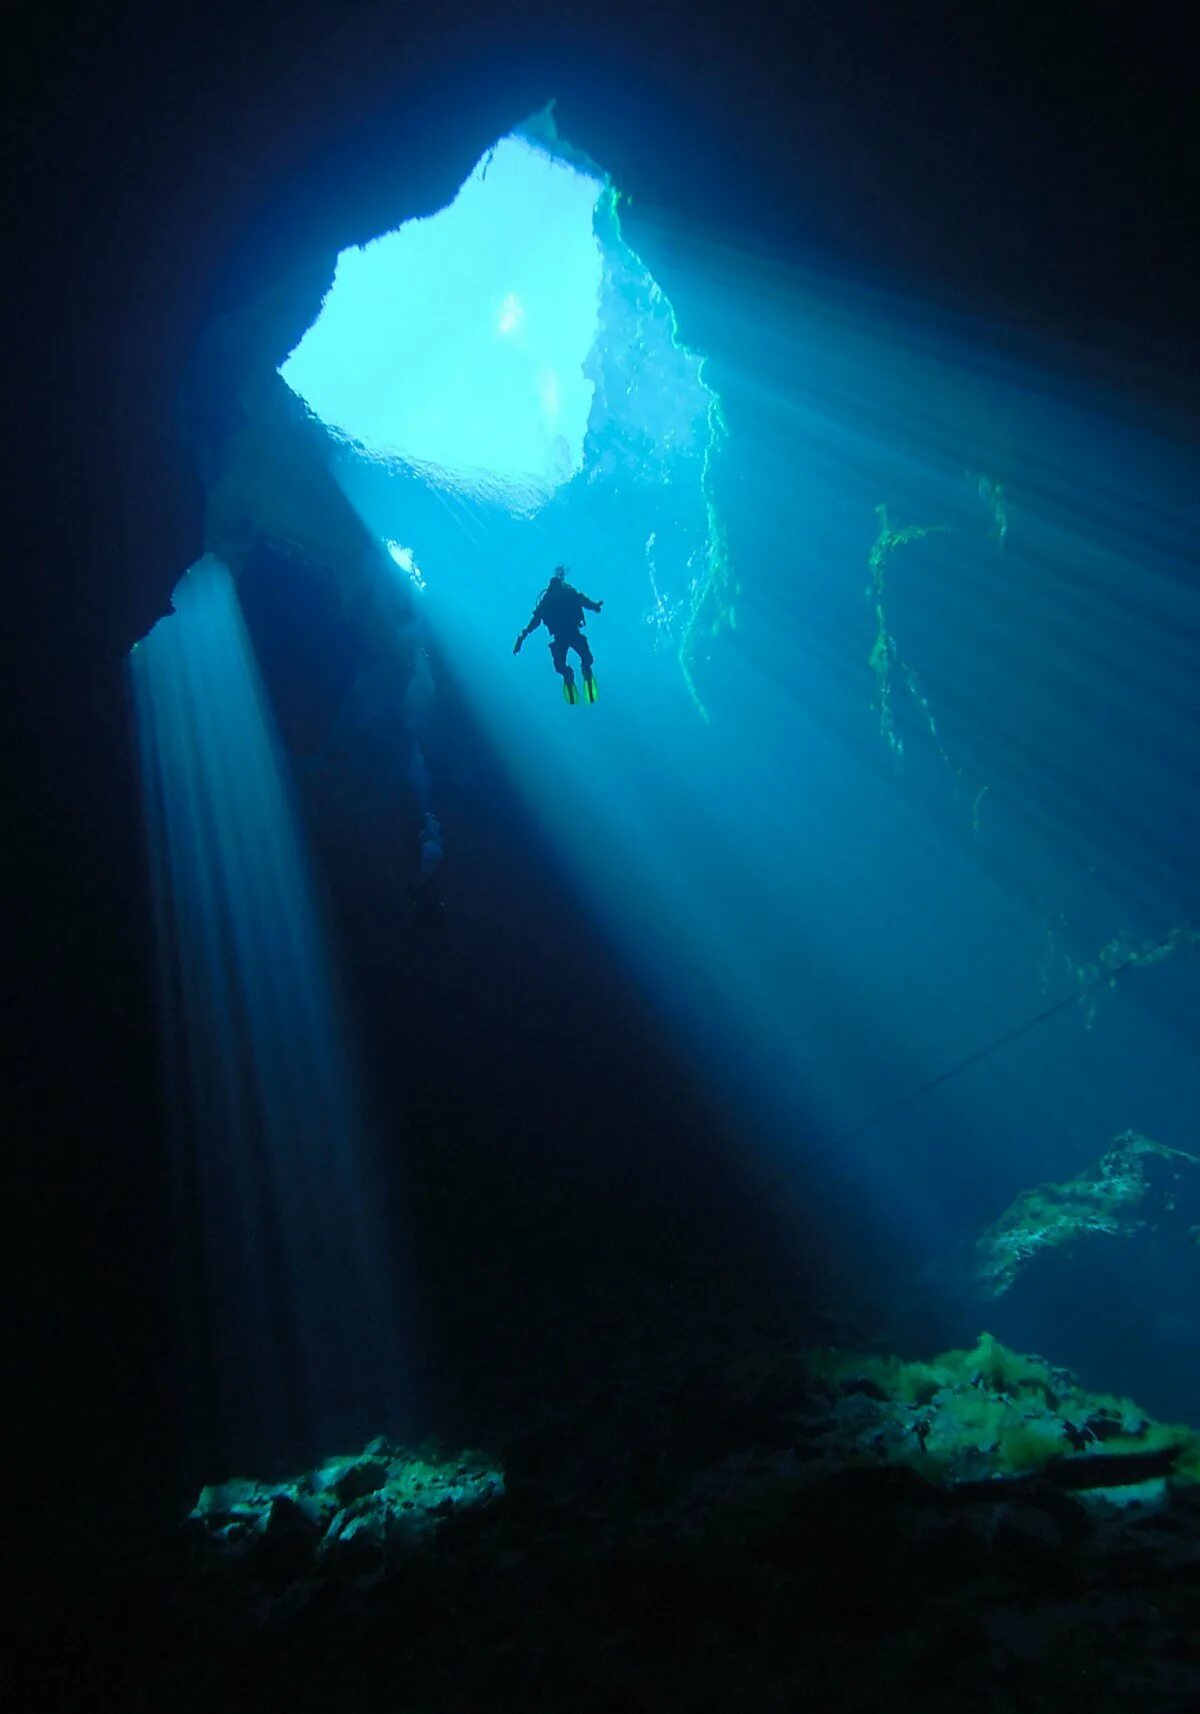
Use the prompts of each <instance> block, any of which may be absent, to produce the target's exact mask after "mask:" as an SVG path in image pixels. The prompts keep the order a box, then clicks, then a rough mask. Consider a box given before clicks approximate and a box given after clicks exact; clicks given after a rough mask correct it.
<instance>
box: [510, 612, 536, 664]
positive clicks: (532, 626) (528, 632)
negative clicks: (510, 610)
mask: <svg viewBox="0 0 1200 1714" xmlns="http://www.w3.org/2000/svg"><path fill="white" fill-rule="evenodd" d="M541 622H542V619H541V614H540V612H539V610H538V609H537V608H536V607H535V608H534V610H533V618H532V619H531V620H530V621H529V623H528V625H526V627H525V629H524V630H523V631H522V632H521V633H520V635H519V636H518V638H517V640H516V642H515V643H514V644H513V654H514V655H519V654H520V652H521V644H522V643H523V642H524V641H525V639H526V637H532V635H533V633H534V632H535V631H536V630H537V628H538V626H539V625H540V624H541Z"/></svg>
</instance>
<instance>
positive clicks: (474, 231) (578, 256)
mask: <svg viewBox="0 0 1200 1714" xmlns="http://www.w3.org/2000/svg"><path fill="white" fill-rule="evenodd" d="M606 189H607V181H606V179H605V177H604V175H603V174H601V173H600V172H599V171H598V170H596V169H591V168H588V167H584V166H583V165H577V164H575V163H574V162H573V161H570V160H567V159H565V158H563V156H562V154H561V153H560V152H556V151H553V150H551V149H549V148H547V147H545V146H543V145H541V144H540V143H538V142H537V141H535V140H533V139H532V138H531V137H528V136H525V135H523V134H520V133H513V134H510V135H509V136H506V137H503V138H501V139H500V141H499V142H497V143H496V144H495V145H494V146H493V147H492V148H490V149H488V150H487V151H486V152H485V154H484V155H483V156H482V158H481V159H480V160H479V161H478V162H477V164H476V165H475V167H474V169H473V170H472V172H471V173H470V174H469V176H468V177H467V178H466V180H465V181H464V183H463V184H462V186H461V188H460V190H459V191H458V194H457V195H456V196H455V198H454V200H453V202H451V203H450V204H449V206H448V207H446V208H444V209H442V210H441V211H440V212H439V213H437V214H434V215H431V216H429V217H428V218H425V219H416V220H408V221H405V222H404V223H403V224H402V225H401V226H400V227H399V228H397V229H396V230H394V231H391V232H388V233H385V234H383V235H382V236H380V237H378V238H375V239H373V240H372V241H371V242H370V243H367V244H364V245H360V246H356V247H354V248H351V249H347V250H343V251H342V253H341V254H340V256H339V257H338V263H337V272H336V275H335V277H334V282H333V285H332V287H331V288H330V290H329V292H328V293H327V295H326V297H325V300H324V302H323V304H322V306H321V310H320V313H319V314H318V316H317V319H316V320H315V322H314V323H313V324H312V326H311V327H310V328H309V330H308V331H307V333H306V334H305V335H304V337H303V338H302V339H301V341H300V343H299V345H298V346H297V347H296V348H295V350H294V351H293V352H292V353H291V354H290V356H289V357H288V358H287V360H286V362H285V363H284V364H283V365H282V366H281V369H280V373H281V375H282V376H283V379H284V380H285V381H286V382H287V384H288V386H289V387H290V388H291V389H292V390H293V391H294V392H295V393H297V394H298V395H299V396H300V397H301V398H302V399H303V400H304V401H305V403H306V404H307V406H308V407H309V409H310V410H311V411H313V413H314V414H315V415H316V416H317V417H319V418H320V419H321V421H322V422H323V423H324V424H325V426H326V428H327V429H329V430H330V432H331V433H332V434H333V435H334V436H335V437H337V438H339V439H342V440H344V441H346V442H349V443H350V444H351V445H352V446H354V447H356V448H357V449H358V450H359V451H360V452H361V453H363V454H365V455H366V456H367V457H369V458H373V459H380V460H384V461H399V462H401V463H403V464H405V465H407V466H409V467H410V468H412V469H414V470H416V471H418V472H421V473H422V474H424V475H425V476H426V478H427V479H428V480H430V481H432V482H434V483H435V484H436V485H438V486H442V487H449V488H451V489H454V490H457V491H459V492H461V493H465V494H467V495H470V496H472V497H474V498H489V499H491V500H493V501H499V502H500V503H502V504H505V505H507V506H508V507H509V508H510V509H514V510H525V509H528V507H529V506H530V503H531V502H532V503H533V504H534V505H536V504H537V503H538V502H539V501H544V500H545V499H546V498H548V497H549V496H550V495H551V494H552V493H553V492H554V490H555V489H556V488H557V487H559V486H560V485H561V484H563V483H564V482H567V481H569V480H570V479H571V478H572V477H573V476H575V475H576V474H577V473H578V472H579V471H580V470H581V469H582V467H583V462H584V441H585V437H586V434H587V425H588V418H589V414H590V412H591V407H592V399H593V395H594V392H595V383H594V381H593V380H592V379H589V377H588V375H587V374H586V373H585V370H586V366H587V360H588V356H589V353H590V352H591V350H592V347H593V345H594V344H595V341H596V338H597V333H598V325H599V323H598V317H599V306H600V295H601V284H602V275H603V267H604V258H603V254H602V250H601V245H600V241H599V239H598V237H597V233H596V229H595V222H594V215H595V210H596V204H597V201H598V200H599V198H600V197H601V196H602V195H603V194H604V192H605V190H606Z"/></svg>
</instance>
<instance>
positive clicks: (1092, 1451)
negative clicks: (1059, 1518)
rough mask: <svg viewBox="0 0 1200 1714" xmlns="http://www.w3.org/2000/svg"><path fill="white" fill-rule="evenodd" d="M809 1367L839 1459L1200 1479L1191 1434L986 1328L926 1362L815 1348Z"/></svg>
mask: <svg viewBox="0 0 1200 1714" xmlns="http://www.w3.org/2000/svg"><path fill="white" fill-rule="evenodd" d="M807 1368H808V1372H809V1374H810V1376H811V1378H812V1379H813V1381H814V1382H817V1383H820V1384H823V1385H824V1386H825V1387H826V1388H828V1389H829V1391H830V1392H831V1394H832V1395H833V1400H834V1403H833V1408H832V1410H831V1412H830V1415H829V1418H828V1419H827V1427H826V1431H825V1432H826V1434H827V1435H828V1437H829V1438H830V1440H831V1452H832V1453H834V1454H835V1455H840V1456H841V1457H842V1458H843V1459H844V1458H845V1457H847V1456H857V1457H858V1458H859V1459H866V1460H871V1461H876V1462H880V1461H881V1462H887V1463H901V1464H908V1465H910V1466H911V1467H912V1468H914V1469H916V1470H918V1471H920V1472H921V1473H922V1474H923V1475H925V1476H927V1477H930V1478H931V1479H933V1480H936V1481H940V1482H952V1483H979V1482H986V1481H988V1480H989V1479H1000V1480H1004V1479H1012V1478H1014V1477H1018V1476H1025V1475H1031V1474H1034V1473H1040V1474H1041V1475H1042V1476H1048V1477H1049V1476H1052V1477H1053V1479H1054V1480H1055V1482H1056V1485H1057V1486H1058V1487H1060V1488H1064V1489H1065V1488H1069V1489H1072V1490H1075V1491H1086V1490H1089V1489H1093V1488H1095V1489H1103V1490H1104V1491H1105V1492H1108V1491H1110V1490H1111V1491H1115V1490H1117V1489H1119V1488H1120V1487H1123V1486H1124V1485H1126V1483H1135V1482H1136V1483H1139V1484H1141V1483H1144V1482H1145V1481H1147V1480H1148V1479H1153V1480H1156V1481H1158V1482H1160V1483H1161V1482H1162V1481H1163V1480H1165V1479H1166V1478H1167V1477H1168V1476H1170V1477H1172V1478H1175V1479H1178V1480H1179V1481H1182V1482H1194V1481H1200V1434H1197V1433H1196V1431H1195V1430H1193V1429H1190V1428H1185V1427H1180V1426H1173V1425H1168V1424H1163V1423H1156V1422H1153V1421H1152V1420H1151V1419H1150V1418H1149V1417H1148V1416H1147V1415H1146V1413H1145V1412H1144V1411H1141V1410H1139V1409H1138V1407H1137V1406H1136V1405H1134V1404H1133V1403H1132V1402H1131V1401H1130V1400H1128V1399H1120V1398H1114V1397H1111V1396H1110V1395H1107V1394H1103V1393H1090V1392H1087V1391H1086V1390H1085V1389H1084V1388H1082V1387H1081V1386H1080V1385H1079V1384H1078V1382H1077V1381H1076V1380H1075V1377H1074V1376H1073V1375H1072V1374H1070V1372H1069V1371H1067V1370H1065V1369H1060V1368H1055V1367H1052V1366H1051V1365H1050V1364H1049V1363H1046V1362H1044V1361H1043V1360H1042V1359H1041V1358H1039V1357H1030V1356H1024V1355H1022V1354H1021V1353H1019V1352H1016V1351H1011V1350H1009V1349H1008V1347H1007V1346H1005V1345H1002V1344H1001V1343H1000V1341H999V1340H997V1339H994V1338H993V1337H992V1336H991V1335H990V1334H988V1333H984V1334H982V1335H981V1336H980V1339H979V1342H978V1344H976V1345H975V1346H973V1347H972V1348H971V1349H970V1350H960V1351H946V1352H944V1353H943V1354H942V1355H941V1356H940V1357H935V1358H933V1359H932V1360H930V1361H917V1362H905V1361H904V1360H903V1359H901V1358H899V1357H890V1356H889V1357H882V1356H870V1355H868V1356H864V1355H862V1354H861V1353H855V1352H845V1351H823V1352H816V1353H813V1354H812V1355H810V1356H809V1358H808V1359H807ZM868 1383H869V1385H868ZM1089 1465H1090V1466H1091V1468H1089Z"/></svg>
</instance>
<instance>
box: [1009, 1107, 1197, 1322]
mask: <svg viewBox="0 0 1200 1714" xmlns="http://www.w3.org/2000/svg"><path fill="white" fill-rule="evenodd" d="M1196 1167H1200V1158H1198V1157H1197V1156H1195V1155H1191V1154H1188V1153H1186V1151H1185V1150H1183V1149H1173V1148H1168V1147H1167V1146H1166V1144H1164V1143H1157V1142H1155V1141H1153V1139H1152V1138H1150V1137H1143V1136H1141V1135H1139V1133H1138V1132H1136V1131H1124V1132H1122V1133H1121V1135H1120V1136H1118V1137H1116V1138H1115V1139H1114V1141H1113V1146H1112V1148H1111V1149H1109V1151H1108V1153H1107V1154H1105V1155H1103V1156H1102V1157H1101V1159H1100V1161H1099V1162H1098V1163H1097V1164H1096V1166H1094V1167H1089V1168H1087V1169H1085V1170H1084V1171H1083V1172H1081V1173H1077V1174H1076V1176H1075V1177H1074V1178H1071V1179H1067V1180H1066V1181H1065V1182H1064V1183H1062V1184H1042V1185H1038V1186H1036V1187H1035V1188H1034V1189H1033V1190H1026V1191H1023V1192H1022V1193H1021V1195H1020V1196H1018V1197H1017V1199H1016V1201H1015V1202H1013V1203H1012V1204H1011V1205H1010V1206H1009V1207H1008V1208H1007V1209H1005V1211H1004V1213H1003V1214H1002V1215H1001V1216H1000V1218H999V1219H998V1220H995V1221H993V1223H992V1224H991V1225H990V1226H989V1227H988V1228H987V1230H986V1231H985V1232H984V1233H983V1235H982V1237H981V1238H980V1239H979V1241H978V1243H977V1244H976V1246H975V1255H976V1277H977V1280H978V1282H979V1284H980V1286H981V1287H982V1289H983V1291H984V1293H985V1295H986V1296H988V1297H989V1298H992V1299H995V1298H999V1297H1003V1296H1004V1294H1005V1292H1007V1291H1008V1290H1009V1288H1010V1287H1011V1285H1012V1284H1013V1282H1014V1280H1015V1279H1016V1278H1017V1275H1018V1274H1019V1273H1020V1272H1021V1271H1022V1269H1023V1268H1024V1267H1025V1266H1026V1265H1027V1263H1028V1262H1029V1261H1030V1260H1031V1259H1032V1258H1033V1257H1034V1256H1036V1255H1037V1254H1038V1253H1039V1252H1041V1251H1044V1250H1047V1249H1051V1248H1054V1247H1056V1246H1059V1245H1066V1244H1075V1243H1078V1242H1080V1241H1081V1240H1082V1239H1086V1238H1094V1237H1096V1236H1101V1237H1108V1238H1128V1237H1131V1236H1132V1235H1133V1234H1134V1233H1135V1232H1139V1231H1145V1230H1146V1229H1147V1228H1150V1227H1152V1226H1155V1225H1156V1224H1158V1223H1160V1222H1162V1221H1165V1220H1168V1219H1170V1218H1171V1217H1173V1216H1174V1217H1178V1216H1179V1214H1180V1212H1181V1209H1182V1208H1183V1206H1184V1204H1185V1202H1186V1201H1187V1200H1191V1199H1194V1200H1195V1201H1196V1204H1197V1209H1196V1214H1197V1218H1198V1219H1200V1176H1198V1175H1197V1174H1195V1173H1194V1172H1193V1170H1192V1169H1194V1168H1196ZM1196 1231H1197V1228H1196V1227H1195V1226H1194V1225H1193V1226H1190V1227H1189V1236H1190V1237H1191V1239H1192V1242H1193V1243H1194V1242H1195V1240H1196Z"/></svg>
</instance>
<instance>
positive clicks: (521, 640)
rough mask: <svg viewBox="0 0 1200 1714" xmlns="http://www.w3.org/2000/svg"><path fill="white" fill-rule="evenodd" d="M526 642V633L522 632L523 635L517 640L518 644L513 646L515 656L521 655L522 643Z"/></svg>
mask: <svg viewBox="0 0 1200 1714" xmlns="http://www.w3.org/2000/svg"><path fill="white" fill-rule="evenodd" d="M524 641H525V633H524V631H522V632H521V635H520V636H519V637H518V638H517V640H516V642H515V643H514V644H513V654H514V655H519V654H520V652H521V644H522V643H523V642H524Z"/></svg>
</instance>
